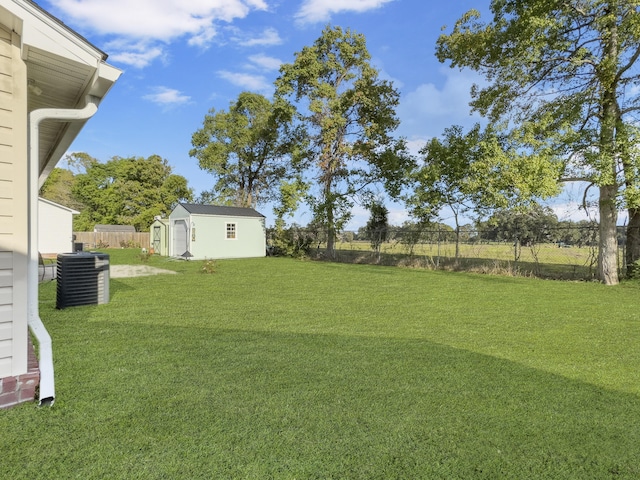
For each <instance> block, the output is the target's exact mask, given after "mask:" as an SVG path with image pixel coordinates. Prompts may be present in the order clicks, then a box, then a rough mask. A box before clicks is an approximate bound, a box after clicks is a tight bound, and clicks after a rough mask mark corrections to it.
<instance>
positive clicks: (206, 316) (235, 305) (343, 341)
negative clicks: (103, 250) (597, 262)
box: [0, 250, 640, 479]
mask: <svg viewBox="0 0 640 480" xmlns="http://www.w3.org/2000/svg"><path fill="white" fill-rule="evenodd" d="M109 253H110V254H111V261H112V263H114V264H116V263H137V262H139V255H138V254H137V252H136V251H134V250H131V251H130V250H111V251H109ZM148 263H149V264H150V265H152V266H157V267H161V268H169V269H173V270H176V271H179V273H180V275H164V276H156V277H141V278H129V279H113V278H112V280H111V300H110V302H109V303H108V304H105V305H98V306H87V307H72V308H69V309H65V310H56V309H55V308H54V307H55V283H49V284H43V285H42V286H41V317H42V318H43V321H44V323H45V325H46V326H47V327H48V329H49V331H50V333H51V335H52V337H53V340H54V359H55V367H56V379H57V384H56V387H57V399H56V403H55V405H54V406H53V407H52V408H50V409H49V408H42V409H41V408H38V407H36V406H34V405H22V406H19V407H16V408H13V409H11V410H7V411H0V431H1V432H2V435H0V459H1V463H2V475H4V476H6V478H12V479H22V478H24V479H33V478H83V479H86V478H127V479H131V478H145V479H147V478H150V479H155V478H256V479H257V478H260V479H263V478H278V479H279V478H287V479H288V478H305V479H306V478H348V479H360V478H361V479H371V478H380V479H389V478H429V479H431V478H447V479H456V478H460V479H462V478H465V479H468V478H487V479H493V478H553V479H562V478H596V479H597V478H638V477H640V420H639V419H640V370H639V369H638V364H639V363H640V347H639V346H638V345H639V342H638V340H639V339H640V312H638V309H637V298H638V293H640V287H639V286H638V285H637V284H633V283H627V284H624V285H622V286H619V287H615V288H612V287H604V286H602V285H599V284H595V283H568V282H567V283H563V282H552V281H542V280H536V279H526V278H506V277H493V276H486V275H485V276H483V275H471V274H460V273H447V272H438V271H424V270H412V269H399V268H389V267H376V266H369V265H346V264H332V263H320V262H301V261H294V260H289V259H279V258H263V259H250V260H227V261H218V262H216V270H215V273H213V274H203V273H201V271H200V270H201V267H202V262H195V261H192V262H184V261H182V262H178V261H173V262H172V261H168V260H166V259H162V258H158V257H152V258H151V259H149V261H148Z"/></svg>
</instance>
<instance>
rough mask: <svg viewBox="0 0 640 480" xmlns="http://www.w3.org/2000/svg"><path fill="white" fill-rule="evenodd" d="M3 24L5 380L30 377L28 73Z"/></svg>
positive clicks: (0, 268)
mask: <svg viewBox="0 0 640 480" xmlns="http://www.w3.org/2000/svg"><path fill="white" fill-rule="evenodd" d="M20 45H21V43H20V37H19V36H18V35H17V34H15V33H12V32H10V30H9V29H8V28H6V27H5V26H4V25H1V24H0V378H2V377H7V376H15V375H21V374H23V373H26V372H27V352H28V349H27V348H26V346H27V336H28V327H27V245H28V218H29V216H28V196H27V113H26V112H27V95H26V92H27V74H26V65H25V64H24V62H23V61H22V59H21V57H20Z"/></svg>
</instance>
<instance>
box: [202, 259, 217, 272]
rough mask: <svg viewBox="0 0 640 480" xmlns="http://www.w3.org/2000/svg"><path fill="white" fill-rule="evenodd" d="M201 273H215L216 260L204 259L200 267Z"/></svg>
mask: <svg viewBox="0 0 640 480" xmlns="http://www.w3.org/2000/svg"><path fill="white" fill-rule="evenodd" d="M200 271H201V272H202V273H216V262H214V261H213V260H204V261H203V262H202V266H201V267H200Z"/></svg>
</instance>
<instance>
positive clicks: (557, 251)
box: [315, 224, 627, 280]
mask: <svg viewBox="0 0 640 480" xmlns="http://www.w3.org/2000/svg"><path fill="white" fill-rule="evenodd" d="M626 233H627V232H626V228H625V227H619V228H618V246H619V248H618V268H619V271H620V274H624V273H625V271H626V264H625V257H626V242H625V240H626ZM384 235H385V236H386V239H385V240H384V241H383V242H381V243H380V246H379V250H374V248H373V245H375V244H376V243H377V242H373V241H371V239H359V238H358V236H357V235H355V234H354V233H349V232H346V233H345V234H343V235H341V238H340V239H339V241H338V243H337V244H336V247H337V252H336V255H335V259H336V260H338V261H348V262H354V263H380V264H387V265H405V266H415V267H423V268H434V269H444V270H461V271H472V272H480V273H503V274H511V275H523V276H536V277H541V278H556V279H569V280H586V279H593V278H595V275H596V269H597V261H598V225H597V224H590V225H587V226H585V225H569V226H567V225H565V226H562V227H556V228H547V229H545V230H544V231H536V232H531V231H527V230H518V229H517V228H516V229H510V230H498V229H483V230H480V229H478V230H474V229H469V228H464V229H461V230H460V232H458V233H456V232H455V231H454V230H451V229H438V228H436V229H429V228H427V229H402V228H395V229H394V228H391V229H390V230H389V231H387V232H385V233H384ZM315 253H316V254H318V255H323V254H324V252H323V249H322V248H321V244H320V243H318V248H317V249H316V251H315Z"/></svg>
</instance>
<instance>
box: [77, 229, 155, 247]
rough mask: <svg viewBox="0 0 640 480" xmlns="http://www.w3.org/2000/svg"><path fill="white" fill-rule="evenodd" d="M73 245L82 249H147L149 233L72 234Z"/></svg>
mask: <svg viewBox="0 0 640 480" xmlns="http://www.w3.org/2000/svg"><path fill="white" fill-rule="evenodd" d="M73 235H74V238H75V240H74V243H82V245H83V249H84V250H87V249H92V248H120V247H122V248H149V232H73Z"/></svg>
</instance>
